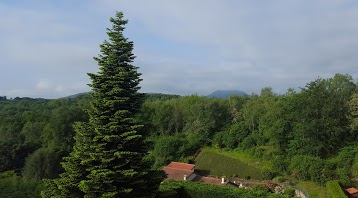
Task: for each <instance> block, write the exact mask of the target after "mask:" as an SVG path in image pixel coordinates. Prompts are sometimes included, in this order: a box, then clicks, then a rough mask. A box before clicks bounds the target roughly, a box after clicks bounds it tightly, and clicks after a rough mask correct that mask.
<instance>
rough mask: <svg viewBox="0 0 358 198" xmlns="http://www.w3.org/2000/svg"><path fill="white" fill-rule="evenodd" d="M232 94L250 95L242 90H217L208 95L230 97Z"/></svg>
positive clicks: (210, 96)
mask: <svg viewBox="0 0 358 198" xmlns="http://www.w3.org/2000/svg"><path fill="white" fill-rule="evenodd" d="M231 95H238V96H243V95H248V94H247V93H245V92H243V91H241V90H216V91H214V92H213V93H211V94H209V95H208V96H207V97H209V98H228V97H229V96H231Z"/></svg>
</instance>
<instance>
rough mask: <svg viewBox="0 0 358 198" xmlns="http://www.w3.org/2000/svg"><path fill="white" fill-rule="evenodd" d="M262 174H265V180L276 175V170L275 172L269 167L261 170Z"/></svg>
mask: <svg viewBox="0 0 358 198" xmlns="http://www.w3.org/2000/svg"><path fill="white" fill-rule="evenodd" d="M261 174H262V176H263V179H265V180H272V179H273V178H274V177H275V176H276V173H275V172H273V171H272V170H267V169H265V170H263V171H261Z"/></svg>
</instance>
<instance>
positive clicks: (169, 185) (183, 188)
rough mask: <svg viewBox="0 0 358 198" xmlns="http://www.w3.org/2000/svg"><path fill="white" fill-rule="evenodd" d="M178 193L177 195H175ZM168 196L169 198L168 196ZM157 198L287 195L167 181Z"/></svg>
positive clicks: (251, 197) (271, 197)
mask: <svg viewBox="0 0 358 198" xmlns="http://www.w3.org/2000/svg"><path fill="white" fill-rule="evenodd" d="M174 192H176V194H174ZM167 195H168V196H167ZM156 197H160V198H162V197H182V198H202V197H207V198H226V197H240V198H241V197H245V198H257V197H263V198H264V197H270V198H284V197H287V196H285V195H278V194H274V193H270V192H268V191H267V189H265V190H262V189H258V190H246V189H240V188H235V187H226V186H216V185H211V184H206V183H200V182H178V181H167V182H164V183H162V184H161V186H160V191H159V194H158V195H157V196H156Z"/></svg>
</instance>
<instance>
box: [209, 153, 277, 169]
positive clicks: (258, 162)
mask: <svg viewBox="0 0 358 198" xmlns="http://www.w3.org/2000/svg"><path fill="white" fill-rule="evenodd" d="M205 149H207V150H210V151H212V152H216V153H219V154H222V155H225V156H228V157H231V158H234V159H237V160H240V161H241V162H244V163H246V164H248V165H249V166H253V167H255V168H258V169H260V170H263V169H269V170H271V169H272V163H270V162H268V161H264V160H262V159H259V158H256V157H254V156H252V155H251V154H249V153H246V152H244V151H242V150H239V149H236V150H234V151H225V150H219V149H214V148H205Z"/></svg>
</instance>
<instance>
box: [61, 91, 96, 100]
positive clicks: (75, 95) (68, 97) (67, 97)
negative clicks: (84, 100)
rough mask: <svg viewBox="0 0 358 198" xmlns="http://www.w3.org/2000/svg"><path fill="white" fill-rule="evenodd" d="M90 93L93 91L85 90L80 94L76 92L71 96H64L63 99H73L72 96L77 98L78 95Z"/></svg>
mask: <svg viewBox="0 0 358 198" xmlns="http://www.w3.org/2000/svg"><path fill="white" fill-rule="evenodd" d="M88 93H91V92H83V93H78V94H74V95H70V96H66V97H62V98H61V99H71V98H76V97H77V96H82V95H85V94H88Z"/></svg>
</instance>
